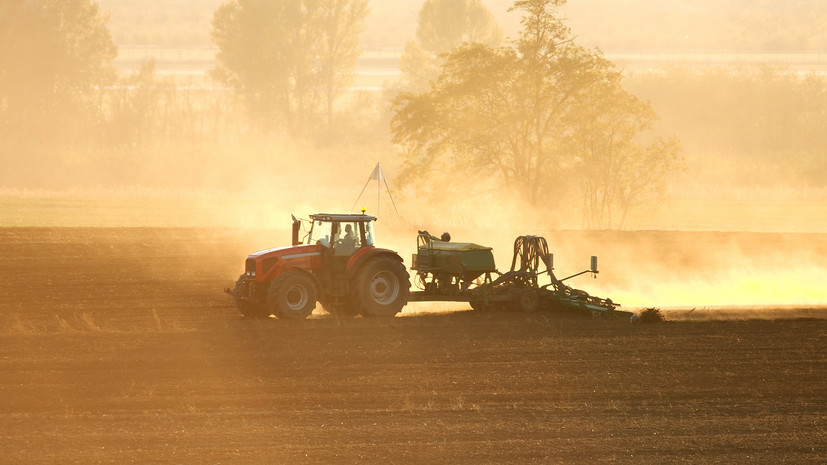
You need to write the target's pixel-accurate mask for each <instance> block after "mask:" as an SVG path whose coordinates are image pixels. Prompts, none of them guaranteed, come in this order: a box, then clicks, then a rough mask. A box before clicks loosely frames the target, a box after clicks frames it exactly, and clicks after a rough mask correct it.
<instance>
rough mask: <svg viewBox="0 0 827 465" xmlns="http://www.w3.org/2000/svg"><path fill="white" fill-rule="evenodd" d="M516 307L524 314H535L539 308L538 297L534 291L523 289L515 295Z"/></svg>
mask: <svg viewBox="0 0 827 465" xmlns="http://www.w3.org/2000/svg"><path fill="white" fill-rule="evenodd" d="M516 304H517V305H516V306H517V308H518V309H519V310H520V311H523V312H526V313H532V312H536V311H537V309H538V308H540V296H538V295H537V291H536V290H535V289H523V290H522V291H520V292H519V293H518V294H517V301H516Z"/></svg>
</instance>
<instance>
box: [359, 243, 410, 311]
mask: <svg viewBox="0 0 827 465" xmlns="http://www.w3.org/2000/svg"><path fill="white" fill-rule="evenodd" d="M353 283H354V286H353V287H352V289H353V290H352V292H353V294H352V297H353V303H354V305H353V307H354V310H356V309H358V310H359V312H360V313H361V314H362V316H365V317H392V316H394V315H396V314H397V313H399V312H400V311H401V310H402V307H404V306H405V304H407V303H408V297H409V296H410V293H411V289H410V287H411V280H410V276H409V275H408V271H407V270H406V269H405V265H403V264H402V262H401V261H400V260H397V259H396V258H394V257H393V256H389V255H385V256H380V257H376V258H374V259H371V260H370V261H369V262H367V263H365V264H364V265H363V266H362V268H361V269H360V270H359V271H358V272H357V273H356V276H355V277H354V281H353Z"/></svg>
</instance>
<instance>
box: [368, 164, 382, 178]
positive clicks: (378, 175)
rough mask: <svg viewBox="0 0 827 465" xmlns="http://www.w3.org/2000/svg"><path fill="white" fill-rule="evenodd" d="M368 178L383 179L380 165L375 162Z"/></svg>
mask: <svg viewBox="0 0 827 465" xmlns="http://www.w3.org/2000/svg"><path fill="white" fill-rule="evenodd" d="M368 179H375V180H377V181H384V180H385V173H383V172H382V165H381V164H379V163H377V164H376V168H374V169H373V173H371V174H370V178H368Z"/></svg>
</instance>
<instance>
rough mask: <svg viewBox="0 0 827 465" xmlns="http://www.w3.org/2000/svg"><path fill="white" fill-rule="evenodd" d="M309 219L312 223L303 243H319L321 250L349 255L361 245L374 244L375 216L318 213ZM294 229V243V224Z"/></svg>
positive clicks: (339, 255) (296, 237)
mask: <svg viewBox="0 0 827 465" xmlns="http://www.w3.org/2000/svg"><path fill="white" fill-rule="evenodd" d="M310 219H311V221H312V224H311V227H310V232H309V233H308V234H307V237H306V239H305V242H304V243H305V244H307V245H321V246H323V249H322V250H323V252H329V253H330V254H331V255H334V256H337V257H349V256H351V255H353V254H354V253H355V252H356V251H357V250H359V249H361V248H362V247H373V245H374V232H373V222H374V221H375V220H376V217H375V216H368V215H365V214H361V215H359V214H355V215H351V214H329V213H318V214H315V215H310ZM294 225H295V223H294ZM294 231H295V235H294V243H296V242H299V241H298V231H297V228H295V226H294Z"/></svg>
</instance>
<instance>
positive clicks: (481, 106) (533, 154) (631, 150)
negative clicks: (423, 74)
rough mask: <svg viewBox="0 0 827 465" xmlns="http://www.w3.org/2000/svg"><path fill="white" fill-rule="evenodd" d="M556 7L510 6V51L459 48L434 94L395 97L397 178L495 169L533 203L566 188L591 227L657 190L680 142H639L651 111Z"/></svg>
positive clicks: (523, 2)
mask: <svg viewBox="0 0 827 465" xmlns="http://www.w3.org/2000/svg"><path fill="white" fill-rule="evenodd" d="M563 3H564V0H520V1H517V2H515V4H514V9H515V10H519V11H522V12H523V13H524V16H523V19H522V22H521V24H522V26H523V27H522V30H521V32H520V36H519V38H518V39H517V40H516V41H515V42H514V44H513V46H506V47H502V48H499V49H494V48H492V47H490V46H487V45H483V44H466V45H463V46H461V47H459V48H457V49H456V50H454V51H453V52H451V53H450V54H449V55H447V57H446V58H445V62H444V64H443V65H442V66H441V68H440V71H441V73H440V75H439V78H438V79H437V81H436V82H434V83H433V85H432V86H431V87H430V89H428V90H427V91H424V92H421V93H415V92H411V93H403V94H401V95H399V96H398V97H397V98H396V99H395V101H394V117H393V119H392V122H391V129H392V132H393V136H394V142H395V143H398V144H400V145H401V146H402V147H403V150H404V156H405V158H406V161H405V165H404V167H403V172H402V174H401V177H402V181H409V182H421V179H422V177H421V176H420V175H422V174H424V173H428V172H429V171H430V170H431V169H434V168H438V169H442V170H448V171H450V172H451V173H452V175H453V176H456V175H457V174H458V173H464V174H467V175H468V176H475V177H479V178H481V179H483V178H482V176H483V175H481V173H485V174H495V175H496V176H495V177H496V178H497V179H499V180H500V181H501V183H502V184H503V185H505V186H506V187H507V188H510V189H511V190H512V191H513V192H516V193H518V194H519V195H522V196H523V197H524V198H525V199H526V200H527V201H529V202H531V203H532V204H534V205H540V204H543V205H551V206H553V205H554V204H555V203H557V202H560V201H562V200H563V199H566V198H567V197H568V195H567V188H568V189H571V188H573V187H574V188H577V189H579V192H580V193H581V196H582V200H583V204H584V224H585V225H586V226H588V227H612V226H615V225H621V224H622V221H623V218H624V217H625V213H626V212H627V211H628V210H629V208H631V207H632V206H634V205H635V204H636V203H638V202H640V201H641V200H643V199H644V198H645V197H646V196H648V195H650V194H657V193H658V192H659V191H660V190H661V188H662V186H663V183H664V176H665V174H666V173H667V172H668V171H669V170H670V169H672V168H673V167H674V165H675V162H676V159H677V154H678V143H677V141H676V140H675V139H674V138H672V139H668V140H665V139H661V138H655V137H650V138H648V139H647V138H646V137H644V136H645V134H644V132H645V131H646V130H648V129H650V128H651V126H652V123H653V121H654V120H655V119H656V115H655V114H654V112H653V111H652V109H651V108H650V107H649V105H648V104H646V103H643V102H641V101H639V100H638V99H637V98H635V97H634V96H632V95H631V94H629V93H628V92H626V91H625V90H623V88H622V87H621V83H620V77H621V76H620V73H619V72H618V71H617V70H616V69H615V67H614V65H612V63H610V62H609V61H607V60H606V59H604V58H603V56H602V54H601V53H600V52H599V51H589V50H586V49H584V48H582V47H579V46H577V45H576V44H574V41H573V38H572V36H571V32H570V30H569V29H568V27H566V26H565V25H564V24H563V23H562V22H561V21H560V20H559V19H557V18H556V17H555V16H554V11H555V8H556V7H557V6H559V5H561V4H563ZM613 212H617V213H615V215H616V216H614V217H613ZM618 217H619V218H618Z"/></svg>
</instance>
